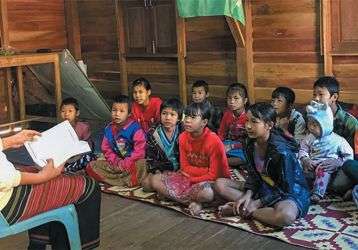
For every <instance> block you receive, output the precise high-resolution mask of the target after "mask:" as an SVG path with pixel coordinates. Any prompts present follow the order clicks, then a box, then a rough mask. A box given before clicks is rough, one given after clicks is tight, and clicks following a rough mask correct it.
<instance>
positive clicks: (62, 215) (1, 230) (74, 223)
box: [0, 204, 81, 250]
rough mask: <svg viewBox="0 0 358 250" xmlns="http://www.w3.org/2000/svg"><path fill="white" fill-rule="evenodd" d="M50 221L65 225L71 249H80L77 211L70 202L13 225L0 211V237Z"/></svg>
mask: <svg viewBox="0 0 358 250" xmlns="http://www.w3.org/2000/svg"><path fill="white" fill-rule="evenodd" d="M51 221H58V222H61V223H62V224H63V225H64V226H65V228H66V232H67V236H68V240H69V243H70V247H71V250H78V249H81V238H80V232H79V227H78V220H77V212H76V209H75V206H74V205H72V204H71V205H67V206H64V207H60V208H57V209H54V210H50V211H47V212H44V213H41V214H38V215H36V216H34V217H31V218H29V219H27V220H24V221H20V222H18V223H15V224H13V225H9V224H8V223H7V221H6V220H5V218H4V216H3V215H2V214H1V213H0V238H3V237H6V236H9V235H13V234H17V233H21V232H23V231H27V230H29V229H31V228H34V227H37V226H40V225H43V224H45V223H48V222H51Z"/></svg>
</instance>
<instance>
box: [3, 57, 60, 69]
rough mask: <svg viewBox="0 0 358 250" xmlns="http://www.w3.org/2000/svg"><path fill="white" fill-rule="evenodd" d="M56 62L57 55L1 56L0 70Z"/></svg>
mask: <svg viewBox="0 0 358 250" xmlns="http://www.w3.org/2000/svg"><path fill="white" fill-rule="evenodd" d="M56 60H58V54H57V53H44V54H28V55H13V56H1V57H0V68H8V67H14V66H26V65H33V64H42V63H53V62H54V61H56Z"/></svg>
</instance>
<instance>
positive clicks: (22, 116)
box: [16, 66, 26, 120]
mask: <svg viewBox="0 0 358 250" xmlns="http://www.w3.org/2000/svg"><path fill="white" fill-rule="evenodd" d="M16 71H17V83H18V89H19V106H20V120H25V118H26V105H25V91H24V77H23V75H22V66H18V67H16Z"/></svg>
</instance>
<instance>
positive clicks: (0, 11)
mask: <svg viewBox="0 0 358 250" xmlns="http://www.w3.org/2000/svg"><path fill="white" fill-rule="evenodd" d="M0 15H1V18H0V22H1V23H0V24H1V47H3V48H4V49H7V48H8V46H9V26H8V16H7V0H0Z"/></svg>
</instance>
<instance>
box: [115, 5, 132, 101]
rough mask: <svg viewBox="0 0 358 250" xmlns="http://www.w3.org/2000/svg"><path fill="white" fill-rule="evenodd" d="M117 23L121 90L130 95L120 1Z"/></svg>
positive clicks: (117, 10) (117, 6) (116, 6)
mask: <svg viewBox="0 0 358 250" xmlns="http://www.w3.org/2000/svg"><path fill="white" fill-rule="evenodd" d="M115 8H116V21H117V37H118V58H119V70H120V83H121V85H120V90H121V93H122V94H125V95H128V92H129V88H128V73H127V59H126V42H125V34H124V21H123V9H122V5H121V3H120V2H119V0H115Z"/></svg>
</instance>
